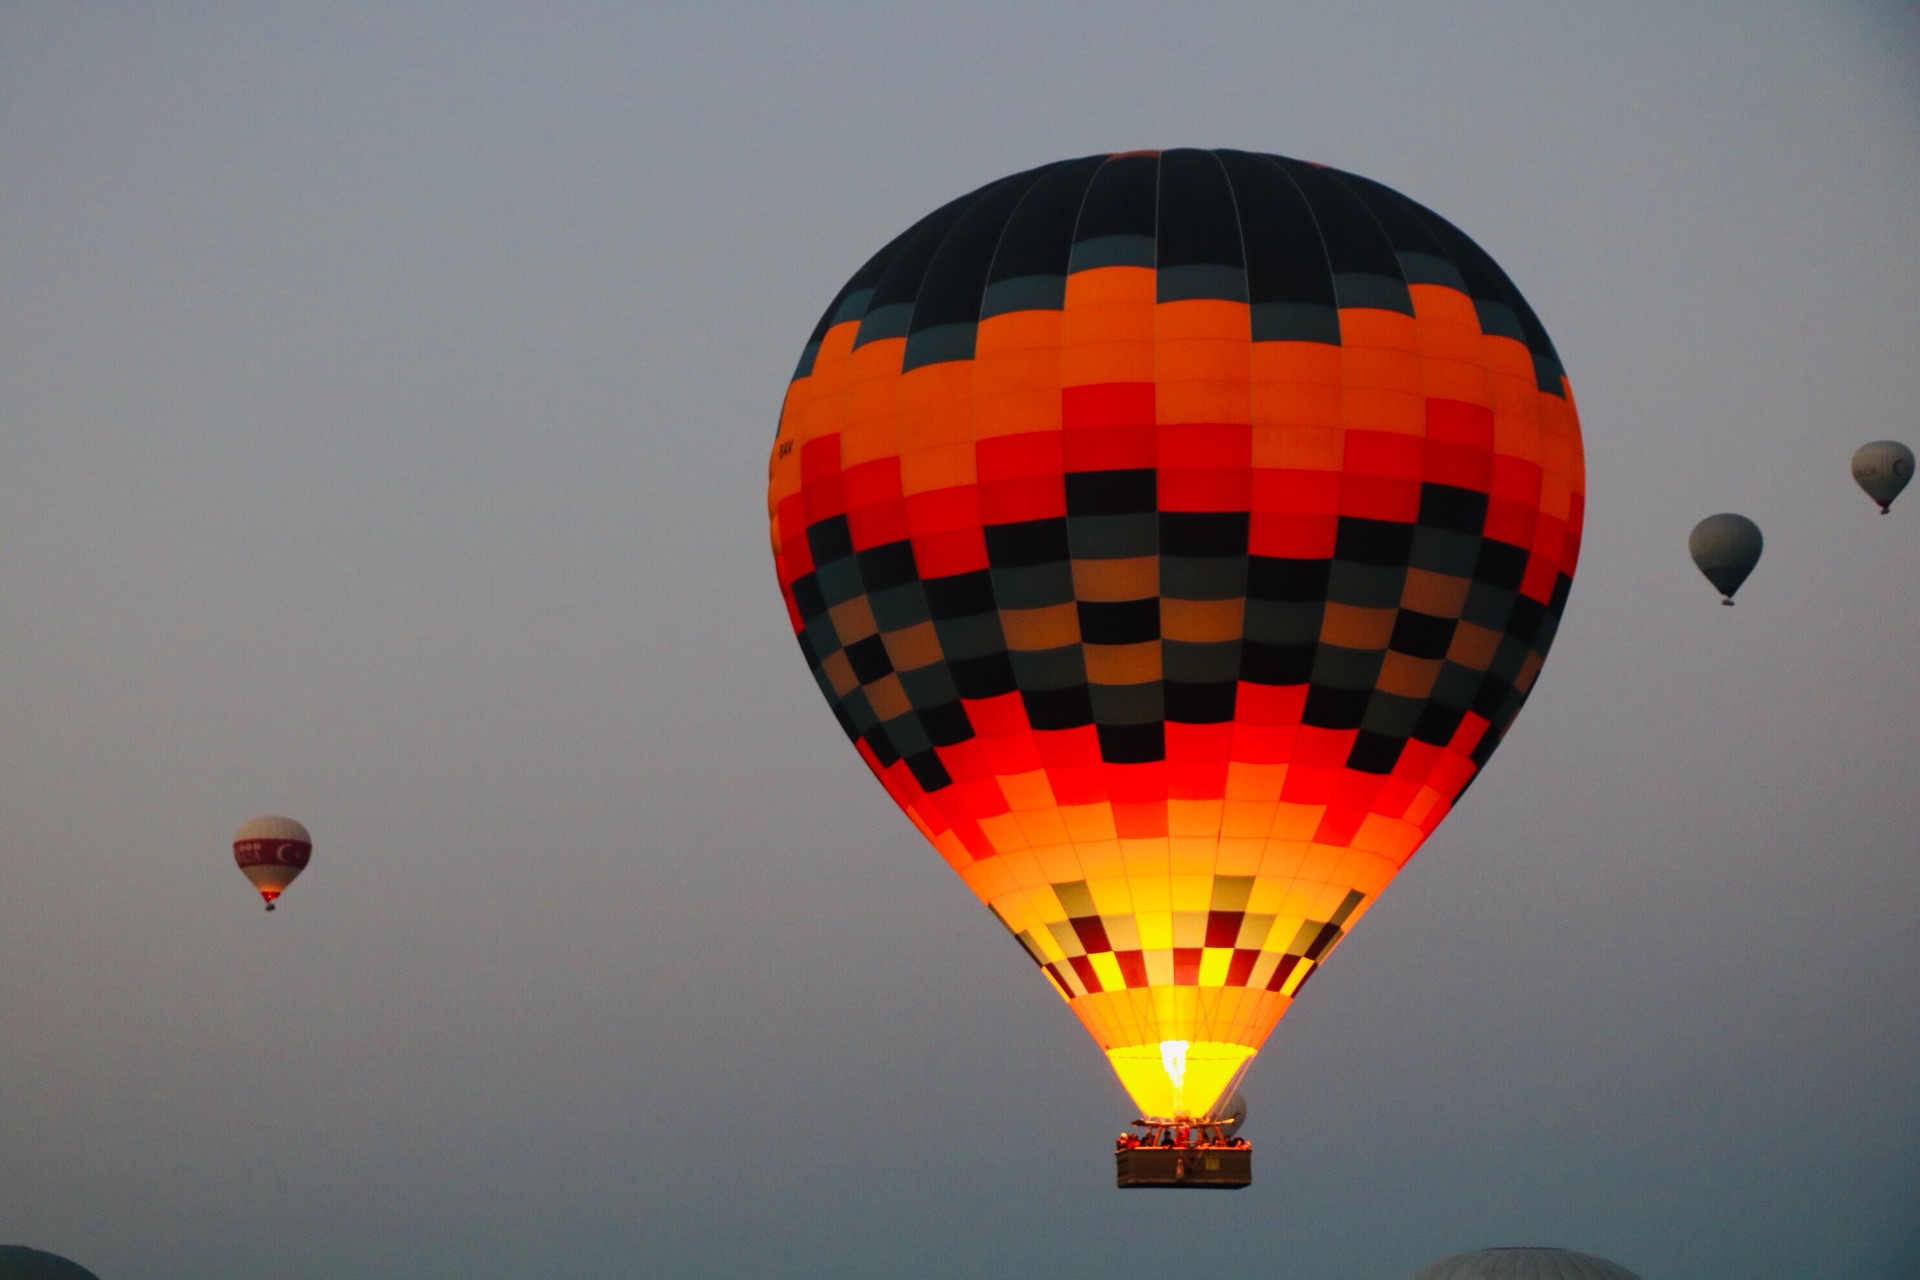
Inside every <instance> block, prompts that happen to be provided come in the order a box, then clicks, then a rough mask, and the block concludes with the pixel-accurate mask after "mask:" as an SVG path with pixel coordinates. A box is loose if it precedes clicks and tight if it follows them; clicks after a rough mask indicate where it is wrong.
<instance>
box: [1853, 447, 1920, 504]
mask: <svg viewBox="0 0 1920 1280" xmlns="http://www.w3.org/2000/svg"><path fill="white" fill-rule="evenodd" d="M1853 478H1854V481H1855V483H1857V484H1858V485H1859V486H1860V487H1861V488H1862V489H1865V490H1866V491H1867V496H1868V497H1869V498H1872V499H1873V500H1874V501H1875V502H1877V503H1879V504H1880V514H1881V515H1885V514H1887V509H1888V508H1889V507H1891V506H1893V500H1894V499H1895V498H1897V497H1899V496H1900V491H1901V490H1902V489H1904V488H1906V487H1907V481H1909V480H1911V479H1913V450H1911V449H1909V448H1907V446H1905V445H1903V444H1901V443H1900V442H1899V441H1898V440H1875V441H1874V442H1873V443H1872V444H1863V445H1861V446H1860V447H1859V448H1858V449H1855V450H1854V451H1853Z"/></svg>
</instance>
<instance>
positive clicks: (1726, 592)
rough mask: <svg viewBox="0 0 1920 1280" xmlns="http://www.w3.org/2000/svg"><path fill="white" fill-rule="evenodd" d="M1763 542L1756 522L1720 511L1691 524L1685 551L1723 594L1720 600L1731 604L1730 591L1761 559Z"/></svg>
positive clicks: (1738, 584)
mask: <svg viewBox="0 0 1920 1280" xmlns="http://www.w3.org/2000/svg"><path fill="white" fill-rule="evenodd" d="M1765 542H1766V539H1764V538H1762V537H1761V536H1760V526H1759V525H1757V524H1755V523H1754V522H1753V521H1751V520H1749V519H1747V518H1746V517H1745V516H1743V515H1738V514H1736V513H1734V512H1731V511H1723V512H1721V513H1720V514H1719V515H1717V516H1708V517H1707V518H1706V519H1705V520H1702V521H1701V522H1700V523H1699V524H1697V525H1695V526H1693V532H1692V533H1690V534H1688V535H1687V551H1688V552H1689V553H1690V554H1691V555H1692V556H1693V562H1694V564H1696V565H1698V566H1699V568H1700V572H1701V573H1704V574H1706V575H1707V581H1708V582H1711V583H1712V584H1713V585H1714V587H1715V588H1716V589H1717V590H1718V591H1719V592H1720V594H1721V595H1722V596H1724V597H1725V599H1723V600H1721V602H1720V603H1721V604H1728V605H1730V604H1732V603H1733V593H1734V592H1736V591H1738V590H1739V589H1740V584H1741V583H1743V582H1745V581H1746V580H1747V575H1748V574H1750V573H1752V572H1753V566H1755V565H1756V564H1759V563H1760V550H1761V547H1762V546H1763V545H1764V544H1765Z"/></svg>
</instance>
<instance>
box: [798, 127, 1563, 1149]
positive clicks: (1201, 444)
mask: <svg viewBox="0 0 1920 1280" xmlns="http://www.w3.org/2000/svg"><path fill="white" fill-rule="evenodd" d="M769 475H770V478H769V485H768V494H767V502H768V509H769V514H770V517H771V525H772V530H771V532H772V542H773V552H774V558H775V563H776V568H777V571H778V576H779V581H780V586H781V589H782V592H783V593H784V595H785V598H786V604H787V608H788V612H789V617H790V619H791V622H792V625H793V628H794V631H795V633H796V635H797V637H798V639H799V643H800V649H801V652H802V653H803V655H804V656H805V658H806V660H807V663H808V665H809V667H810V668H811V669H812V671H813V675H814V678H815V680H816V681H817V682H818V684H819V687H820V690H821V692H822V694H824V695H825V697H826V699H827V702H828V703H829V705H830V706H831V707H832V708H833V713H834V715H835V717H836V718H837V719H838V720H839V723H840V727H841V729H842V731H843V732H845V734H846V735H847V737H848V738H849V739H851V740H852V742H853V744H854V746H855V747H856V749H857V750H858V751H859V753H860V755H861V758H862V759H864V760H865V761H866V763H867V765H868V767H869V768H870V769H871V770H872V771H873V772H874V773H875V775H877V776H878V778H879V780H880V782H881V784H882V785H883V786H884V787H885V788H886V789H887V791H888V793H889V794H890V795H891V796H892V797H893V799H894V800H895V801H896V802H897V803H898V804H899V805H900V807H901V808H902V809H903V810H905V811H906V813H907V816H908V817H909V818H911V819H912V820H913V822H914V823H915V825H916V826H917V827H918V828H919V829H920V831H921V832H922V834H924V835H925V836H926V838H927V839H928V840H929V841H931V842H932V843H933V845H934V847H935V848H936V849H937V850H938V851H939V852H940V854H941V855H942V856H943V857H944V858H945V859H946V860H947V862H948V863H949V864H950V865H951V866H952V867H953V868H954V870H955V871H956V872H958V873H959V874H960V876H961V877H962V878H963V879H964V880H965V881H966V883H967V884H968V886H969V887H970V888H972V890H973V891H974V893H975V894H977V895H978V896H979V898H980V900H981V901H982V902H984V903H985V904H987V905H988V906H989V907H990V908H991V909H992V911H993V914H994V915H995V916H996V917H997V918H998V919H999V921H1000V922H1001V923H1002V924H1003V925H1004V926H1005V928H1006V929H1007V931H1008V932H1009V933H1011V934H1012V935H1013V937H1014V938H1015V939H1016V940H1017V941H1018V942H1019V943H1020V945H1021V946H1022V947H1023V948H1024V949H1025V950H1026V952H1027V953H1028V955H1029V956H1031V958H1032V959H1033V961H1034V963H1035V964H1036V965H1038V966H1039V967H1040V970H1041V972H1042V973H1043V974H1044V975H1045V978H1046V980H1047V981H1048V983H1049V984H1050V985H1051V986H1052V987H1053V989H1054V990H1055V991H1056V992H1057V993H1058V994H1059V995H1060V996H1061V997H1062V998H1063V999H1065V1000H1066V1001H1067V1002H1068V1004H1069V1005H1070V1006H1071V1007H1072V1009H1073V1011H1074V1013H1075V1014H1077V1015H1078V1016H1079V1018H1080V1020H1081V1022H1082V1023H1083V1024H1084V1025H1085V1027H1086V1029H1087V1030H1088V1031H1089V1033H1091V1034H1092V1036H1093V1037H1094V1039H1095V1040H1096V1041H1097V1042H1098V1043H1099V1045H1100V1046H1101V1048H1102V1049H1103V1050H1105V1052H1106V1054H1107V1056H1108V1058H1109V1060H1110V1062H1111V1063H1112V1065H1113V1067H1114V1069H1115V1071H1116V1072H1117V1073H1118V1075H1119V1077H1120V1079H1121V1081H1122V1083H1123V1084H1124V1085H1125V1087H1126V1088H1127V1089H1128V1091H1129V1092H1130V1093H1131V1095H1132V1097H1133V1099H1134V1100H1135V1102H1136V1103H1137V1104H1138V1106H1139V1107H1140V1110H1141V1114H1142V1115H1143V1116H1146V1117H1148V1118H1161V1117H1176V1116H1191V1117H1200V1116H1205V1115H1206V1114H1208V1112H1209V1111H1210V1110H1211V1109H1212V1107H1213V1106H1214V1105H1215V1103H1216V1102H1217V1100H1218V1099H1219V1098H1220V1097H1221V1096H1223V1095H1224V1094H1226V1093H1227V1092H1229V1091H1230V1090H1231V1089H1232V1088H1233V1086H1234V1084H1235V1082H1236V1081H1237V1080H1238V1078H1239V1077H1240V1075H1241V1073H1242V1072H1243V1071H1244V1070H1245V1069H1246V1067H1247V1065H1248V1063H1249V1062H1250V1061H1251V1059H1252V1057H1253V1055H1254V1053H1255V1052H1256V1050H1258V1048H1259V1047H1260V1045H1261V1043H1262V1042H1263V1041H1264V1040H1265V1039H1266V1037H1267V1034H1268V1032H1270V1031H1271V1030H1272V1028H1273V1026H1274V1024H1275V1023H1276V1022H1277V1021H1278V1020H1279V1018H1280V1016H1281V1015H1282V1014H1283V1013H1284V1012H1285V1011H1286V1009H1287V1008H1288V1006H1289V1005H1290V1004H1291V1002H1292V1000H1293V998H1294V996H1295V995H1296V994H1297V993H1298V992H1299V990H1300V988H1301V985H1302V984H1303V983H1304V982H1306V981H1307V979H1308V977H1309V976H1310V975H1311V974H1312V973H1314V972H1315V971H1316V968H1317V966H1318V965H1319V964H1321V963H1322V962H1323V961H1324V960H1325V959H1326V958H1327V955H1328V954H1329V953H1330V952H1331V951H1332V949H1333V948H1334V947H1335V946H1336V945H1337V944H1338V943H1339V941H1340V939H1341V938H1342V937H1343V936H1344V935H1345V934H1346V933H1347V931H1348V930H1350V929H1351V928H1352V927H1353V926H1354V924H1355V923H1356V922H1357V921H1358V920H1359V918H1360V917H1361V915H1362V914H1364V912H1365V911H1366V910H1367V908H1368V906H1369V905H1370V904H1371V903H1372V902H1373V900H1374V899H1375V897H1376V896H1377V895H1378V894H1379V892H1380V890H1381V889H1382V888H1383V887H1384V886H1385V885H1386V883H1387V882H1388V881H1389V880H1391V879H1392V878H1393V876H1394V874H1395V873H1396V872H1397V871H1398V870H1399V869H1400V867H1401V866H1402V865H1403V864H1405V862H1406V861H1407V859H1408V858H1409V857H1411V856H1412V854H1413V852H1414V850H1415V849H1417V848H1418V847H1419V845H1420V843H1421V841H1422V840H1424V839H1425V838H1426V836H1427V834H1428V833H1429V832H1431V831H1432V830H1433V829H1434V826H1435V825H1436V824H1437V823H1438V822H1439V821H1440V819H1441V818H1442V817H1443V816H1444V815H1445V814H1446V812H1447V811H1448V808H1449V807H1450V806H1451V805H1452V804H1453V802H1454V800H1455V799H1456V798H1457V797H1458V796H1459V794H1460V792H1461V790H1462V789H1463V788H1464V787H1465V786H1466V785H1467V783H1468V782H1469V781H1471V780H1472V778H1473V777H1474V775H1475V774H1476V773H1477V771H1478V770H1479V769H1480V767H1481V766H1482V765H1483V764H1485V763H1486V761H1487V758H1488V757H1489V756H1490V755H1491V754H1492V753H1493V750H1494V748H1495V747H1496V746H1497V745H1498V743H1499V741H1500V739H1501V736H1502V735H1503V734H1504V733H1505V732H1506V729H1507V726H1508V725H1509V724H1510V723H1511V722H1512V720H1513V717H1514V715H1515V714H1516V713H1517V712H1518V711H1519V709H1520V706H1521V704H1522V703H1523V702H1524V701H1525V699H1526V697H1527V694H1528V691H1529V690H1530V689H1531V688H1532V687H1533V683H1534V680H1535V677H1536V676H1537V675H1538V674H1539V671H1540V664H1541V662H1542V661H1543V660H1544V658H1545V656H1546V652H1547V649H1548V646H1549V645H1550V644H1551V642H1552V640H1553V636H1554V631H1555V628H1556V627H1557V625H1558V623H1559V619H1560V615H1561V610H1562V608H1563V606H1564V604H1565V602H1566V597H1567V591H1568V587H1569V584H1570V582H1571V579H1572V574H1573V570H1574V563H1575V559H1576V556H1577V552H1578V547H1579V538H1580V527H1581V520H1582V514H1583V493H1584V490H1585V480H1584V474H1583V462H1582V450H1581V442H1580V432H1579V425H1578V421H1577V417H1576V414H1575V411H1574V405H1573V399H1572V396H1571V394H1570V392H1569V391H1568V388H1567V384H1566V380H1565V378H1564V376H1563V373H1562V371H1561V367H1560V363H1559V359H1558V357H1557V356H1556V354H1555V352H1554V349H1553V346H1552V344H1551V342H1550V341H1549V340H1548V338H1547V335H1546V333H1545V331H1544V330H1543V329H1542V328H1541V326H1540V324H1539V322H1538V320H1537V319H1536V318H1535V317H1534V314H1533V312H1532V310H1531V309H1530V308H1529V307H1528V306H1527V304H1526V302H1525V300H1524V299H1522V298H1521V296H1520V294H1519V292H1518V291H1517V290H1516V289H1515V288H1514V287H1513V284H1512V282H1511V281H1509V280H1508V279H1507V277H1506V275H1505V274H1504V273H1503V272H1502V271H1501V270H1500V268H1499V267H1498V266H1497V265H1495V264H1494V262H1493V261H1492V259H1491V258H1489V257H1488V256H1487V255H1486V254H1485V253H1484V252H1483V251H1482V250H1480V249H1479V247H1478V246H1476V245H1475V244H1474V243H1473V242H1472V241H1471V240H1469V239H1468V238H1467V237H1466V236H1465V235H1464V234H1462V233H1461V232H1460V231H1459V230H1457V229H1456V228H1454V227H1453V226H1452V225H1451V224H1450V223H1448V222H1446V221H1445V220H1443V219H1441V218H1440V217H1438V216H1437V215H1435V214H1433V213H1431V212H1430V211H1428V210H1426V209H1425V208H1423V207H1421V206H1419V205H1417V204H1415V203H1413V202H1412V201H1410V200H1408V199H1406V198H1405V197H1404V196H1401V195H1399V194H1397V193H1395V192H1393V191H1390V190H1388V189H1387V188H1385V187H1383V186H1380V185H1379V184H1377V183H1374V182H1370V181H1368V180H1367V179H1365V178H1360V177H1357V176H1354V175H1351V174H1345V173H1340V172H1338V171H1336V170H1332V169H1326V168H1322V167H1319V166H1315V165H1310V164H1305V163H1301V162H1299V161H1294V160H1287V159H1283V158H1279V157H1274V156H1265V155H1256V154H1252V153H1248V152H1240V151H1198V150H1176V151H1167V152H1142V153H1131V154H1124V155H1113V156H1106V155H1097V156H1089V157H1086V158H1084V159H1080V160H1070V161H1064V162H1061V163H1057V164H1051V165H1046V166H1043V167H1041V168H1038V169H1033V170H1030V171H1028V172H1025V173H1021V174H1017V175H1014V176H1013V177H1010V178H1006V179H1003V180H1001V181H999V182H994V183H990V184H988V185H987V186H985V187H982V188H981V189H980V190H978V191H975V192H973V193H972V194H970V195H967V196H963V197H961V198H960V199H958V200H955V201H953V202H952V203H950V204H948V205H946V206H944V207H942V208H941V209H939V210H936V211H935V212H934V213H932V214H929V215H928V216H927V217H926V218H924V219H922V220H921V221H920V222H918V223H916V224H915V225H914V226H913V227H911V228H909V229H908V230H907V231H906V232H904V233H903V234H902V235H900V236H899V237H898V238H896V239H895V240H894V241H893V242H892V243H890V244H888V245H887V246H886V247H885V248H883V249H881V250H880V252H879V253H877V254H876V255H874V257H873V258H872V259H871V260H870V261H869V262H868V263H867V264H866V265H865V266H864V267H862V268H861V269H860V270H859V271H858V272H856V273H855V274H854V276H853V278H852V279H851V280H849V281H848V282H847V284H846V285H845V287H844V288H842V289H841V291H840V293H839V294H838V295H837V296H836V297H835V298H834V300H833V302H832V303H831V304H830V305H829V306H828V307H827V309H826V312H825V314H824V315H823V316H822V317H821V320H820V322H819V324H818V326H817V327H816V328H815V329H814V332H813V334H812V336H811V337H810V339H809V340H808V342H807V344H806V347H805V349H804V351H803V352H802V355H801V358H800V363H799V367H798V369H797V370H796V372H795V375H794V378H793V381H792V384H791V386H790V387H789V388H788V391H787V397H786V403H785V406H784V408H783V410H782V414H781V421H780V429H779V433H778V436H777V438H776V440H775V442H774V448H773V455H772V458H771V460H770V464H769ZM874 909H875V910H884V906H883V905H882V904H878V903H876V904H875V907H874Z"/></svg>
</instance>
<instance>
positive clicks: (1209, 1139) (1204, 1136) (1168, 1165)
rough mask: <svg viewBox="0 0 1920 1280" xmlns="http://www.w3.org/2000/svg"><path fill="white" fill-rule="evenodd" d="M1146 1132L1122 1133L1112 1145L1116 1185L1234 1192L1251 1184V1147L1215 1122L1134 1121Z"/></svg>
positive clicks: (1123, 1187)
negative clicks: (1139, 1133) (1224, 1131)
mask: <svg viewBox="0 0 1920 1280" xmlns="http://www.w3.org/2000/svg"><path fill="white" fill-rule="evenodd" d="M1133 1123H1134V1125H1135V1126H1136V1127H1138V1128H1140V1129H1144V1130H1145V1131H1146V1133H1145V1136H1139V1135H1136V1134H1131V1133H1123V1134H1121V1135H1120V1140H1119V1141H1118V1142H1116V1143H1115V1144H1114V1151H1113V1159H1114V1164H1115V1173H1116V1184H1117V1185H1118V1186H1120V1187H1121V1188H1122V1189H1125V1188H1128V1187H1186V1188H1190V1189H1192V1190H1195V1191H1238V1190H1239V1189H1240V1188H1241V1187H1244V1186H1249V1185H1251V1184H1252V1182H1253V1147H1252V1146H1251V1145H1250V1144H1249V1143H1248V1142H1247V1141H1246V1140H1245V1139H1244V1138H1228V1137H1227V1136H1226V1135H1225V1134H1224V1133H1223V1132H1222V1131H1221V1127H1220V1126H1219V1125H1212V1124H1193V1123H1191V1122H1187V1121H1177V1122H1176V1121H1159V1120H1135V1121H1134V1122H1133Z"/></svg>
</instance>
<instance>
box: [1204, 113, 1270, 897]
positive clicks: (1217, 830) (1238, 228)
mask: <svg viewBox="0 0 1920 1280" xmlns="http://www.w3.org/2000/svg"><path fill="white" fill-rule="evenodd" d="M1206 154H1207V157H1208V158H1209V159H1210V160H1212V161H1213V163H1214V166H1215V167H1216V168H1218V169H1219V170H1220V179H1221V181H1222V182H1224V183H1225V184H1226V189H1227V208H1228V210H1230V211H1231V212H1232V214H1233V225H1234V232H1235V235H1236V237H1237V239H1238V240H1239V242H1240V279H1241V283H1242V285H1243V286H1244V287H1245V292H1246V295H1247V301H1246V317H1247V333H1246V346H1245V354H1246V392H1247V512H1246V516H1247V545H1246V547H1245V549H1244V550H1243V552H1242V554H1241V557H1240V640H1239V645H1238V649H1237V651H1236V653H1235V655H1234V658H1235V661H1234V689H1233V698H1234V715H1233V720H1232V722H1231V723H1232V728H1231V729H1229V731H1228V734H1227V744H1228V745H1227V759H1226V762H1225V766H1224V768H1223V770H1222V774H1223V777H1222V783H1221V789H1220V790H1221V794H1220V808H1219V811H1218V812H1217V813H1216V814H1215V815H1214V832H1213V879H1214V880H1218V879H1219V876H1220V845H1221V841H1223V840H1224V839H1225V838H1226V834H1227V796H1226V791H1227V788H1226V783H1225V775H1227V774H1230V773H1231V772H1232V771H1233V760H1234V756H1235V754H1236V753H1235V750H1234V748H1235V746H1236V745H1237V743H1238V741H1239V734H1240V679H1239V676H1240V669H1241V663H1242V661H1244V657H1245V653H1246V644H1247V635H1246V633H1247V612H1246V609H1247V580H1248V577H1249V575H1250V574H1251V572H1252V569H1251V565H1252V563H1253V505H1254V504H1253V281H1252V279H1251V278H1250V273H1249V270H1248V267H1247V228H1246V223H1245V221H1244V220H1243V219H1242V218H1241V216H1240V197H1239V193H1238V192H1236V191H1235V190H1234V186H1233V175H1232V174H1231V173H1228V172H1227V166H1226V164H1225V163H1224V162H1222V161H1221V159H1220V154H1219V152H1217V151H1211V150H1210V151H1208V152H1207V153H1206ZM1254 874H1255V875H1258V874H1259V868H1258V866H1257V864H1256V866H1255V870H1254ZM1208 893H1209V895H1211V893H1212V889H1211V887H1209V889H1208Z"/></svg>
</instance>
